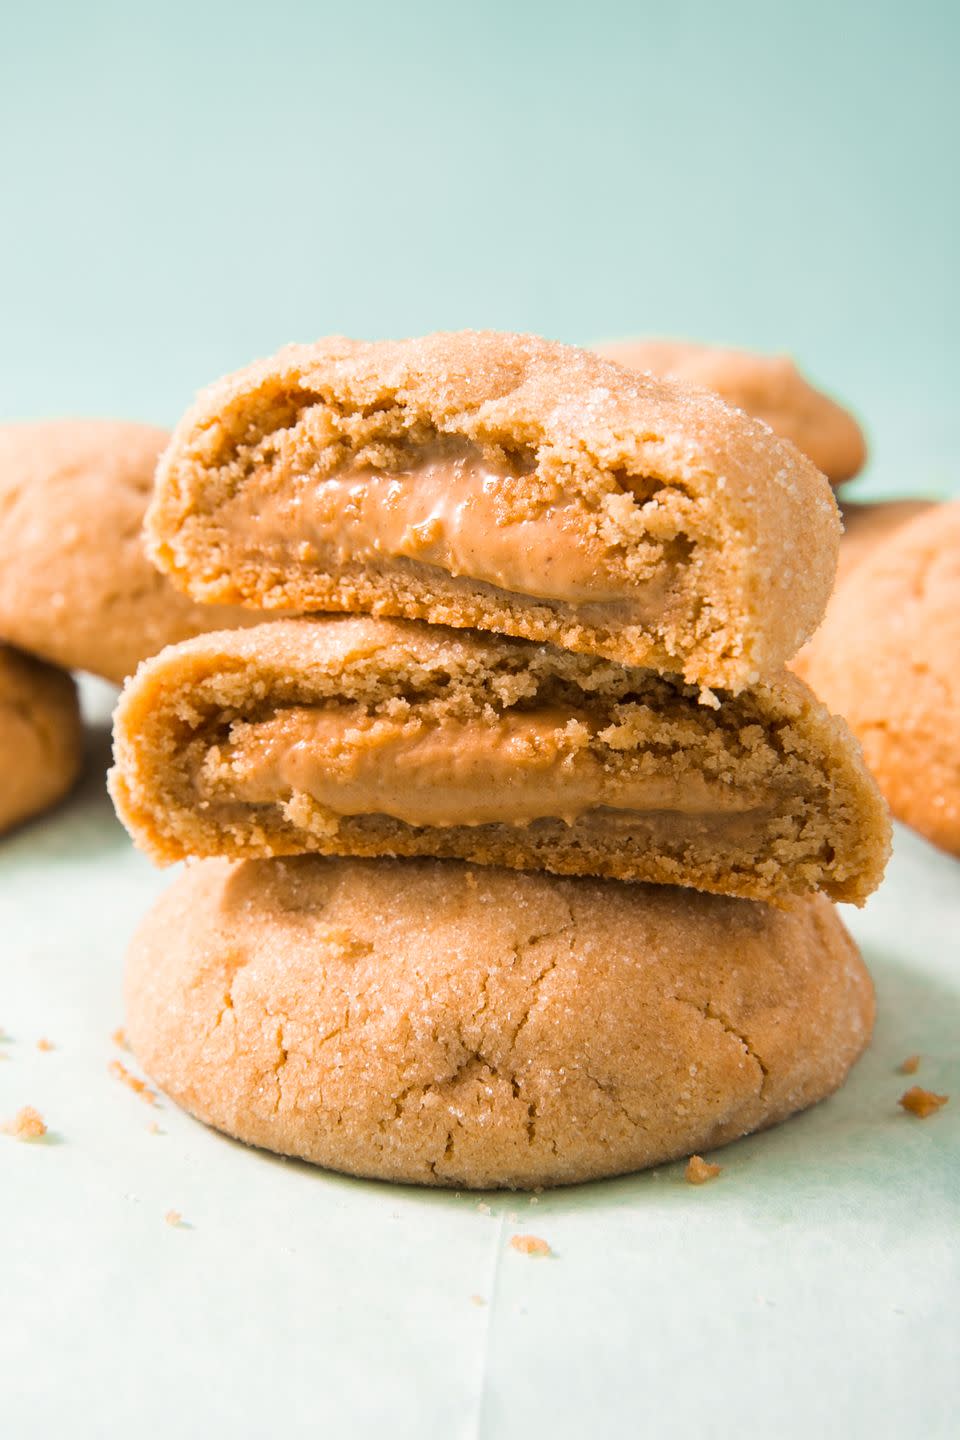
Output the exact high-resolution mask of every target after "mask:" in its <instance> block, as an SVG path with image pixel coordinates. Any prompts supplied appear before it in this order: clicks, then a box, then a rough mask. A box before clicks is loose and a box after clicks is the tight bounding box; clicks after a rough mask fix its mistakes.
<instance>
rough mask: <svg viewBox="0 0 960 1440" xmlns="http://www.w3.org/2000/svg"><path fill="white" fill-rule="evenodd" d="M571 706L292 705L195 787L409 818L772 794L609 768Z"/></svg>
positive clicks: (558, 814) (232, 797)
mask: <svg viewBox="0 0 960 1440" xmlns="http://www.w3.org/2000/svg"><path fill="white" fill-rule="evenodd" d="M592 738H593V737H592V735H591V732H590V729H589V727H588V726H587V724H585V723H584V722H583V721H582V720H579V719H571V717H570V714H569V712H568V711H560V710H551V709H541V710H537V711H533V712H518V713H510V712H508V713H507V714H505V715H502V716H500V717H498V718H497V719H496V720H495V721H494V722H491V723H487V722H486V721H483V720H480V719H477V720H452V719H443V720H424V719H404V720H394V719H390V718H386V717H382V716H371V715H368V714H366V713H365V712H362V711H360V710H355V709H347V708H339V709H319V708H308V707H296V708H291V709H289V710H284V711H281V712H279V713H278V714H276V715H274V716H273V717H272V718H270V719H267V720H262V721H253V722H240V723H237V724H235V725H234V726H233V727H232V729H231V732H230V737H229V739H228V740H227V742H226V743H224V744H221V745H216V746H213V747H211V748H210V750H209V751H208V752H207V754H206V756H205V759H204V761H203V763H202V765H201V767H200V770H199V773H198V777H197V788H198V791H199V792H200V793H201V795H202V796H203V797H204V798H206V799H218V800H221V801H223V800H226V801H239V802H242V803H247V804H254V805H265V804H282V803H284V802H285V801H287V800H289V799H290V798H291V796H292V795H294V794H305V795H308V796H309V797H310V798H311V799H312V800H313V801H315V802H316V803H317V804H318V805H320V806H322V807H324V808H325V809H326V810H328V811H330V812H332V813H333V814H334V815H336V816H354V815H372V814H379V815H387V816H390V817H392V818H393V819H395V820H401V821H404V822H405V823H406V824H408V825H417V826H435V827H448V826H455V825H471V826H472V825H489V824H507V825H528V824H531V823H532V822H534V821H537V820H545V819H560V820H564V821H565V822H566V823H567V824H571V825H572V824H573V823H574V822H575V821H577V820H578V819H580V818H581V817H582V816H593V817H597V816H598V813H599V812H601V811H606V812H620V813H630V814H632V815H642V814H649V813H651V812H657V813H658V814H659V813H667V814H672V815H675V816H682V817H702V818H704V819H709V820H710V821H715V820H717V819H718V818H719V819H723V818H725V817H731V818H732V817H738V816H741V817H742V816H751V815H754V814H755V813H756V812H757V811H758V810H762V809H764V807H765V806H767V805H769V796H767V795H766V794H762V793H751V792H749V791H745V790H742V789H739V788H734V787H732V786H729V785H725V784H722V783H720V782H717V781H710V780H707V779H705V778H704V777H703V776H702V775H701V774H699V773H692V774H690V775H685V776H683V777H682V778H681V779H677V778H675V777H672V776H665V775H636V774H630V773H612V772H610V771H609V770H607V769H606V768H605V767H604V765H603V763H602V761H601V760H600V758H599V757H598V755H597V754H596V751H595V750H592V749H591V748H590V745H591V740H592Z"/></svg>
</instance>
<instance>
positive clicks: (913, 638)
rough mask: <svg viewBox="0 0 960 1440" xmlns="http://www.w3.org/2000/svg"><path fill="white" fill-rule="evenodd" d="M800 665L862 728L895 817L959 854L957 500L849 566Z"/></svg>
mask: <svg viewBox="0 0 960 1440" xmlns="http://www.w3.org/2000/svg"><path fill="white" fill-rule="evenodd" d="M805 673H806V676H807V678H808V680H809V683H810V684H811V686H812V687H813V688H814V690H816V692H817V693H818V694H819V695H820V696H821V697H822V698H823V700H824V701H825V702H826V703H827V705H829V706H830V708H831V709H832V710H836V711H838V712H839V713H840V714H842V715H844V716H845V717H846V718H847V720H848V721H849V723H850V726H851V728H852V729H853V730H854V732H855V733H856V734H857V735H858V736H859V738H860V741H861V743H862V745H863V751H864V757H865V759H866V761H867V764H868V765H869V766H870V768H871V770H872V771H873V773H874V774H875V775H876V777H877V780H878V781H879V784H880V788H881V790H882V791H883V793H884V795H885V796H886V797H887V800H888V801H889V803H890V808H891V809H892V811H893V813H894V815H896V816H897V817H898V818H899V819H901V820H904V821H906V823H907V824H908V825H912V826H913V827H914V828H915V829H916V830H919V831H920V833H921V834H922V835H926V836H927V838H928V839H930V840H932V841H933V842H934V844H936V845H940V846H941V847H942V848H943V849H944V850H950V851H952V852H953V853H954V854H960V501H954V502H953V503H951V504H947V505H938V506H936V507H935V508H934V509H933V510H930V511H928V512H927V513H925V514H922V515H920V516H919V517H918V518H917V519H915V520H912V521H911V522H910V523H909V524H908V525H905V526H903V528H902V529H899V530H897V531H895V533H894V534H893V535H892V536H891V537H890V538H889V539H888V540H886V541H885V542H884V543H883V544H881V545H879V546H878V547H877V549H876V550H875V551H874V552H873V553H872V554H871V555H868V556H867V558H866V559H865V560H863V561H862V562H861V563H860V564H859V565H858V566H857V567H856V569H855V570H854V571H853V573H852V574H851V575H850V576H849V578H848V579H847V580H846V582H845V583H844V585H843V586H842V587H841V589H840V590H839V591H838V592H837V594H836V596H835V597H834V599H833V601H832V603H831V606H830V610H829V612H828V615H827V618H826V620H825V621H824V623H823V625H822V627H821V628H820V630H819V631H818V632H817V634H816V635H815V636H814V639H813V641H812V643H811V645H810V646H809V647H808V654H807V656H806V657H805Z"/></svg>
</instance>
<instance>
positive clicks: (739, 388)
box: [593, 340, 867, 485]
mask: <svg viewBox="0 0 960 1440" xmlns="http://www.w3.org/2000/svg"><path fill="white" fill-rule="evenodd" d="M593 348H594V349H595V350H596V352H597V354H598V355H605V356H606V357H607V359H609V360H616V361H617V363H618V364H620V365H625V366H626V367H627V368H628V369H629V370H640V371H647V372H649V373H650V374H653V375H660V376H665V377H668V378H669V379H672V380H680V381H683V382H684V383H685V384H688V385H702V386H704V388H705V389H707V390H712V391H713V392H714V393H715V394H717V395H720V396H721V397H722V398H723V399H724V400H725V401H726V402H727V404H728V405H735V406H736V407H737V408H738V409H739V410H745V411H746V413H747V414H748V415H755V416H756V418H757V419H758V420H762V421H763V422H764V423H765V424H766V425H769V426H770V429H771V430H774V431H776V433H777V434H778V435H782V436H783V437H784V439H786V440H792V441H793V443H794V445H796V447H797V449H798V450H802V451H803V453H804V454H805V455H809V457H810V459H811V460H812V461H813V463H814V464H815V465H816V466H818V467H819V469H821V470H822V471H823V473H824V474H825V475H826V476H827V477H828V478H829V479H830V481H831V482H832V483H833V484H834V485H839V484H841V483H842V482H843V481H844V480H850V479H852V478H853V476H854V475H857V474H859V472H860V471H861V470H862V469H863V466H864V463H865V462H866V458H867V446H866V441H865V440H864V437H863V431H862V430H861V429H860V426H859V425H858V424H857V422H856V420H855V419H854V417H853V416H852V415H851V414H850V412H849V410H845V409H844V408H843V406H842V405H838V404H837V402H836V401H835V400H831V399H830V397H829V395H824V393H823V392H822V391H821V390H816V389H814V387H813V386H812V385H811V384H810V383H809V381H808V380H805V379H804V377H803V376H802V375H801V374H800V371H799V370H798V369H797V367H796V365H795V364H794V363H793V361H792V360H791V359H789V358H788V357H787V356H786V355H757V354H755V353H754V352H753V351H750V350H727V349H723V348H722V347H720V346H718V345H702V344H698V343H696V342H695V341H690V340H611V341H608V342H607V343H606V344H603V345H596V346H594V347H593Z"/></svg>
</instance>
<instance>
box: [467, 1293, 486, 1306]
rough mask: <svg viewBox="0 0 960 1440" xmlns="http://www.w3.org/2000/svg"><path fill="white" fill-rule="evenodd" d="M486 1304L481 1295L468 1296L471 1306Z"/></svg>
mask: <svg viewBox="0 0 960 1440" xmlns="http://www.w3.org/2000/svg"><path fill="white" fill-rule="evenodd" d="M486 1303H487V1302H486V1300H485V1299H484V1298H483V1296H482V1295H471V1296H470V1304H471V1305H486Z"/></svg>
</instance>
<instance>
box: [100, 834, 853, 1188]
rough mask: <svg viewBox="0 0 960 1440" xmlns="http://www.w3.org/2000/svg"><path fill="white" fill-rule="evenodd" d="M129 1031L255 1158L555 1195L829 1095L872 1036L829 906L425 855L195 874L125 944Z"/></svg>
mask: <svg viewBox="0 0 960 1440" xmlns="http://www.w3.org/2000/svg"><path fill="white" fill-rule="evenodd" d="M126 1001H127V1022H126V1030H127V1035H128V1037H129V1039H130V1041H131V1043H132V1045H133V1049H134V1051H135V1053H136V1055H137V1057H138V1059H139V1060H140V1062H141V1063H142V1065H143V1066H144V1068H145V1070H146V1071H147V1072H148V1073H149V1074H150V1075H151V1076H152V1077H153V1079H154V1080H155V1081H157V1083H158V1084H159V1085H161V1086H162V1087H163V1089H164V1090H166V1091H167V1093H168V1094H169V1095H171V1096H172V1097H173V1099H174V1100H176V1101H177V1102H178V1103H179V1104H180V1105H182V1106H184V1107H185V1108H186V1109H187V1110H189V1111H191V1113H192V1114H194V1115H196V1116H198V1117H199V1118H200V1119H201V1120H204V1121H206V1123H208V1124H210V1125H213V1126H216V1127H217V1128H218V1129H220V1130H224V1131H226V1132H227V1133H228V1134H230V1135H233V1136H236V1137H237V1138H238V1139H240V1140H244V1141H246V1142H247V1143H249V1144H252V1145H259V1146H262V1147H264V1148H266V1149H269V1150H275V1151H278V1152H280V1153H281V1154H286V1155H298V1156H302V1157H303V1158H304V1159H307V1160H311V1161H313V1162H314V1163H316V1164H318V1165H323V1166H326V1167H328V1168H331V1169H335V1170H342V1171H346V1172H348V1173H350V1174H355V1175H366V1176H372V1177H379V1178H383V1179H388V1180H401V1181H414V1182H417V1183H421V1184H426V1185H454V1186H469V1187H475V1188H476V1187H488V1186H511V1187H526V1186H534V1185H559V1184H569V1183H571V1182H573V1181H578V1180H588V1179H592V1178H595V1177H599V1176H604V1175H616V1174H619V1173H623V1172H626V1171H631V1170H637V1169H641V1168H642V1167H644V1166H648V1165H656V1164H659V1163H660V1162H662V1161H666V1160H671V1159H674V1158H676V1157H678V1156H682V1155H687V1154H690V1153H691V1151H694V1150H708V1149H712V1148H714V1147H715V1146H718V1145H723V1144H726V1143H727V1142H728V1141H730V1140H734V1139H736V1138H737V1137H739V1136H741V1135H745V1134H747V1133H748V1132H749V1131H752V1130H757V1129H759V1128H761V1127H763V1126H766V1125H772V1124H774V1123H775V1122H776V1121H778V1120H782V1119H784V1118H785V1117H786V1116H788V1115H790V1114H792V1113H793V1112H794V1111H797V1110H801V1109H803V1108H804V1107H805V1106H808V1105H812V1104H813V1103H814V1102H815V1101H817V1100H820V1099H822V1098H823V1097H824V1096H826V1095H829V1094H830V1093H831V1092H832V1091H833V1090H835V1089H836V1088H837V1086H838V1085H840V1083H841V1082H842V1081H843V1079H844V1076H845V1075H846V1073H847V1071H848V1069H849V1068H850V1066H851V1065H852V1063H853V1062H854V1060H855V1059H856V1058H857V1056H858V1055H859V1054H860V1052H861V1050H862V1049H863V1047H864V1045H865V1044H866V1042H867V1039H868V1037H869V1035H870V1030H871V1026H872V1023H873V992H872V987H871V984H870V980H869V977H868V975H867V972H866V970H865V968H864V966H863V963H862V961H861V959H860V956H859V954H858V952H857V950H856V947H855V946H854V944H853V942H852V941H851V940H850V937H849V936H848V935H847V933H846V931H845V930H844V928H843V926H842V924H841V923H840V920H839V919H838V917H837V915H836V912H835V911H834V910H833V908H832V907H831V905H830V904H829V902H828V901H826V900H824V899H822V898H821V897H815V898H813V899H810V900H807V901H802V902H798V903H797V905H796V906H795V908H793V909H791V910H789V911H786V912H784V911H777V910H773V909H770V908H768V907H766V906H764V905H761V904H757V903H755V902H751V901H746V900H730V899H726V898H721V897H717V896H710V895H700V894H697V893H696V892H693V891H681V890H674V889H671V888H670V887H665V886H652V887H649V888H648V887H644V886H629V885H620V884H617V883H614V882H603V881H588V880H558V879H554V878H551V877H548V876H543V875H517V874H514V873H511V872H507V871H500V870H484V869H477V870H472V869H470V868H469V867H467V866H464V865H461V864H458V863H452V862H443V861H430V860H427V861H390V860H381V861H363V860H326V859H319V858H315V857H309V858H304V859H299V860H284V861H281V860H274V861H270V860H267V861H245V862H241V863H239V864H231V863H229V862H227V861H223V860H208V861H201V862H199V863H197V864H195V865H193V866H191V867H189V868H188V869H187V870H186V872H185V873H183V874H182V875H181V876H180V877H179V878H178V879H177V881H176V882H175V883H174V885H173V886H172V888H171V889H170V890H169V891H168V892H167V893H166V894H165V895H164V896H162V898H161V899H160V901H159V902H158V904H157V905H156V906H155V908H154V910H153V911H152V912H151V914H150V915H149V916H148V917H147V919H146V920H145V921H144V922H143V924H142V926H141V928H140V930H139V932H138V934H137V936H136V937H135V939H134V941H133V943H132V946H131V949H130V953H129V959H128V969H127V979H126Z"/></svg>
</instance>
